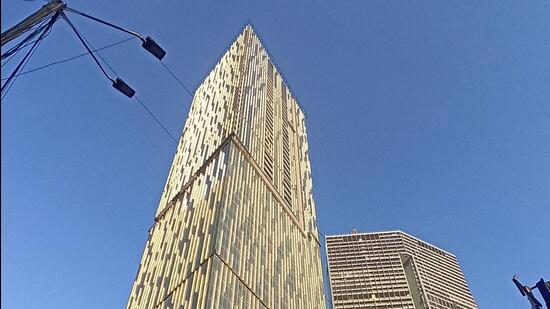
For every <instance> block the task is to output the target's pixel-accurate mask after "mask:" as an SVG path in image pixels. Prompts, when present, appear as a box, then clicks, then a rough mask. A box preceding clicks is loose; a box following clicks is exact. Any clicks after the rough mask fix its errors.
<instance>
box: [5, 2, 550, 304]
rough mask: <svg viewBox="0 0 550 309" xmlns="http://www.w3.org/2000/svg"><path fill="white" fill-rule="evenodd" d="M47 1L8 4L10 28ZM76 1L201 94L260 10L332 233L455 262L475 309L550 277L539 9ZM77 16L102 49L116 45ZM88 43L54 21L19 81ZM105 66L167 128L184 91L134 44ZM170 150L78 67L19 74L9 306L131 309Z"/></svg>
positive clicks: (10, 107)
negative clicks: (303, 121) (148, 39)
mask: <svg viewBox="0 0 550 309" xmlns="http://www.w3.org/2000/svg"><path fill="white" fill-rule="evenodd" d="M43 3H44V2H40V1H34V2H26V1H7V0H6V1H2V15H1V17H2V29H3V30H5V29H7V27H9V26H11V25H13V24H15V23H16V22H17V21H19V20H20V19H21V18H23V17H24V16H26V15H27V14H29V13H31V12H33V11H34V10H36V9H37V8H38V7H39V6H41V5H42V4H43ZM69 4H70V5H71V6H73V7H74V8H77V9H81V10H83V11H85V12H88V13H91V14H94V15H97V16H100V17H103V18H105V19H107V20H112V21H115V22H117V23H118V24H120V25H125V26H127V27H129V28H133V29H136V30H138V31H140V32H142V33H145V34H150V35H152V36H153V37H154V38H155V39H156V40H157V41H158V42H160V43H161V45H162V46H164V47H165V48H166V50H167V51H168V55H167V56H166V58H165V62H166V63H167V64H168V65H169V66H170V67H171V68H172V69H173V70H174V71H175V72H176V74H177V75H178V76H179V77H180V79H181V80H182V81H183V82H184V83H185V84H186V85H188V86H189V87H191V88H193V89H194V87H196V86H197V84H198V83H199V82H200V81H201V78H202V76H203V75H204V74H205V73H207V72H208V71H209V69H210V67H211V65H212V64H214V63H215V61H216V60H217V58H218V57H219V56H220V55H221V53H222V52H223V51H224V49H225V48H226V47H227V45H228V43H229V41H230V40H231V38H232V37H233V36H234V35H235V33H236V32H237V31H238V29H239V28H240V27H241V25H242V24H243V23H244V22H245V21H246V19H247V18H249V17H250V18H252V21H253V23H254V24H255V26H256V29H257V31H258V32H259V33H260V35H261V36H262V38H263V40H264V42H265V43H266V45H267V46H268V47H269V49H270V51H271V53H272V56H273V57H274V58H275V60H276V61H277V62H278V65H279V69H280V70H282V71H283V73H284V74H285V75H286V77H287V79H288V81H289V83H290V85H291V87H292V88H293V89H294V92H295V93H296V95H297V97H298V98H299V100H300V102H301V104H302V106H303V107H304V109H305V111H306V113H307V116H308V118H307V124H308V129H309V139H310V146H311V154H310V156H311V161H312V165H313V177H314V185H315V198H316V202H317V208H318V209H317V212H318V216H319V225H320V227H321V229H322V231H323V232H324V233H325V234H332V233H343V232H349V231H351V229H353V228H357V229H358V230H360V231H379V230H393V229H401V230H403V231H406V232H408V233H410V234H412V235H415V236H417V237H419V238H422V239H424V240H426V241H428V242H431V243H433V244H435V245H437V246H439V247H441V248H443V249H446V250H448V251H451V252H454V253H455V254H456V255H457V256H458V259H459V261H460V263H461V266H462V268H463V270H464V273H465V275H466V278H467V280H468V282H469V284H470V287H471V289H472V292H473V294H474V297H475V298H476V300H477V302H478V304H479V306H480V308H482V309H485V308H504V309H506V308H508V309H517V308H528V304H527V303H526V302H525V300H524V299H522V297H521V296H520V295H519V294H518V292H517V291H516V290H515V287H514V286H513V285H512V283H511V277H512V275H513V274H514V273H519V274H520V276H521V278H522V279H523V280H524V281H526V282H535V281H536V280H538V278H539V277H540V276H544V277H546V278H549V279H550V269H549V267H548V261H549V260H550V241H549V239H548V235H549V234H550V229H549V222H550V2H549V1H545V0H533V1H341V2H332V1H331V2H313V1H288V2H280V1H277V4H276V5H267V4H266V3H263V4H260V3H257V1H249V2H241V3H229V1H227V2H223V3H206V2H202V1H201V2H196V3H188V2H182V1H103V0H102V1H71V2H69ZM72 19H73V22H74V23H75V24H76V25H77V26H78V27H79V28H80V29H81V31H82V32H83V33H84V34H85V35H86V36H87V38H88V39H89V40H90V41H91V42H92V43H93V45H94V46H95V47H99V46H102V45H106V44H109V43H112V42H116V41H118V40H121V39H123V38H125V37H126V36H125V35H123V34H119V33H117V32H115V31H113V30H111V29H109V28H105V27H102V26H100V25H97V24H92V23H91V22H88V21H87V20H85V19H83V18H81V17H78V16H73V18H72ZM82 51H83V47H82V46H81V45H80V44H79V42H78V41H77V39H76V37H75V36H74V35H73V34H72V33H71V32H69V28H68V27H67V25H66V24H64V23H62V22H59V23H57V24H56V25H55V28H54V30H53V32H52V33H51V34H50V36H49V37H48V38H47V40H46V41H45V42H44V43H43V44H42V45H41V46H40V48H39V50H38V51H37V53H36V54H35V55H34V57H33V58H32V60H31V61H30V63H29V64H28V65H27V69H30V68H33V67H36V66H39V65H42V64H46V63H49V62H51V61H55V60H60V59H64V58H67V57H70V56H73V55H77V54H79V53H81V52H82ZM103 55H104V56H105V57H106V58H107V59H108V60H109V61H110V62H111V63H112V64H113V65H114V67H115V69H116V70H117V71H118V72H119V73H120V74H121V76H122V77H123V78H124V79H125V80H126V81H127V82H128V83H130V84H131V85H132V86H133V87H134V88H135V89H136V90H137V93H138V96H140V97H141V99H142V100H143V101H144V102H145V103H146V104H147V105H148V106H149V108H150V109H151V110H152V111H153V112H154V113H155V114H156V115H157V116H158V117H159V118H160V119H161V120H162V121H163V123H165V125H166V126H167V128H168V129H169V130H170V131H171V132H172V134H174V135H176V136H179V134H180V132H181V130H182V128H183V123H184V120H185V118H186V116H187V112H188V109H189V103H190V97H189V96H188V95H187V94H186V93H185V91H184V90H183V89H182V88H181V87H180V86H179V85H178V83H177V82H176V81H175V80H174V79H173V78H171V77H170V76H169V75H168V73H167V72H166V71H165V70H164V69H163V68H162V66H161V65H160V64H159V63H158V62H157V61H156V59H154V58H153V57H151V56H149V55H148V54H147V53H146V52H145V51H143V50H142V49H141V48H140V46H139V44H138V42H137V41H131V42H128V43H125V44H122V45H119V46H117V47H114V48H111V49H108V50H106V51H105V52H104V53H103ZM14 62H15V61H14ZM10 65H12V63H10V64H8V65H7V66H6V67H5V68H2V76H3V77H4V76H5V75H6V73H7V72H8V70H5V69H7V68H9V67H10ZM175 149H176V145H175V144H174V142H173V141H172V140H171V139H170V138H169V137H167V135H166V134H165V133H164V132H163V131H162V130H161V129H160V128H159V127H158V125H157V124H156V123H155V122H154V121H153V120H152V119H151V118H150V116H149V115H147V114H146V112H145V111H144V110H143V108H142V107H141V106H140V105H139V103H138V102H137V101H135V100H128V99H126V98H125V97H123V96H122V95H121V94H119V93H117V92H116V91H115V90H114V89H112V88H111V85H110V83H109V82H108V81H107V80H105V78H104V77H103V76H102V75H101V73H100V71H99V70H98V69H97V67H96V66H95V64H94V63H93V62H92V60H91V58H89V57H83V58H79V59H77V60H74V61H72V62H68V63H64V64H60V65H57V66H54V67H51V68H48V69H45V70H42V71H38V72H35V73H33V74H29V75H26V76H22V77H20V78H19V79H18V80H17V82H16V83H15V85H14V86H13V88H12V89H11V91H10V93H9V94H8V95H7V97H6V99H5V101H3V102H2V153H1V154H2V207H1V212H2V256H1V257H2V275H1V277H2V307H5V308H121V307H124V306H125V304H126V301H127V297H128V293H129V291H130V288H131V284H132V281H133V280H134V276H135V273H136V270H137V267H138V264H139V259H140V257H141V253H142V249H143V246H144V243H145V240H146V236H147V229H148V228H149V226H150V225H151V223H152V222H153V216H154V213H155V209H156V206H157V203H158V200H159V196H160V194H161V191H162V187H163V185H164V181H165V179H166V176H167V173H168V170H169V167H170V164H171V161H172V157H173V154H174V151H175Z"/></svg>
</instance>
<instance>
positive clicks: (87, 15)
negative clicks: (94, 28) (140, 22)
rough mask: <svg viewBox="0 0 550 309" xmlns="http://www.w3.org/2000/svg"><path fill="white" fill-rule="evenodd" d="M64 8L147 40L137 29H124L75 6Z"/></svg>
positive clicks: (143, 40)
mask: <svg viewBox="0 0 550 309" xmlns="http://www.w3.org/2000/svg"><path fill="white" fill-rule="evenodd" d="M64 10H65V11H69V12H71V13H75V14H78V15H80V16H84V17H86V18H89V19H91V20H94V21H97V22H99V23H102V24H104V25H107V26H109V27H111V28H115V29H117V30H120V31H122V32H126V33H128V34H131V35H133V36H135V37H137V38H139V39H140V40H141V41H142V42H145V38H144V37H143V36H141V35H140V34H139V33H137V32H135V31H131V30H128V29H124V28H122V27H120V26H117V25H115V24H112V23H110V22H108V21H104V20H101V19H99V18H97V17H93V16H91V15H89V14H86V13H84V12H80V11H77V10H75V9H73V8H70V7H67V6H66V7H65V8H64Z"/></svg>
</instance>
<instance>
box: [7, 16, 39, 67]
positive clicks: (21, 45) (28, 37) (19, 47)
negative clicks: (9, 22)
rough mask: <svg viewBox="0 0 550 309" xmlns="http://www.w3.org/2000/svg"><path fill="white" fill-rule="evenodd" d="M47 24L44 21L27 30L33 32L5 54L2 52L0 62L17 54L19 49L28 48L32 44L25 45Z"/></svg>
mask: <svg viewBox="0 0 550 309" xmlns="http://www.w3.org/2000/svg"><path fill="white" fill-rule="evenodd" d="M48 22H49V19H46V20H44V21H43V22H42V23H40V24H39V25H36V26H35V27H33V28H31V29H28V30H27V31H29V30H34V31H33V32H32V33H31V34H30V35H28V36H27V37H25V38H24V39H23V40H21V42H19V43H18V44H16V45H15V46H12V47H11V48H10V49H8V50H7V51H6V52H4V53H3V54H2V60H3V59H4V58H6V57H8V56H10V55H12V54H13V53H18V52H19V51H20V50H21V49H23V48H24V47H26V46H28V45H29V44H32V42H31V43H27V42H28V41H30V40H32V38H34V37H35V36H36V35H37V34H38V33H40V31H42V30H44V28H45V27H46V26H47V24H48ZM27 31H25V32H27ZM25 32H23V33H25ZM33 42H35V41H33Z"/></svg>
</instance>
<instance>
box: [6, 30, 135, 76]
mask: <svg viewBox="0 0 550 309" xmlns="http://www.w3.org/2000/svg"><path fill="white" fill-rule="evenodd" d="M133 39H135V37H129V38H126V39H124V40H120V41H117V42H114V43H111V44H108V45H105V46H103V47H100V48H98V49H93V50H92V51H93V52H97V51H100V50H104V49H107V48H111V47H114V46H117V45H120V44H122V43H126V42H128V41H131V40H133ZM86 55H88V52H86V53H82V54H79V55H76V56H73V57H70V58H66V59H62V60H58V61H54V62H51V63H48V64H45V65H42V66H39V67H36V68H32V69H29V70H27V71H23V72H21V73H19V74H17V76H21V75H26V74H29V73H32V72H36V71H40V70H42V69H46V68H48V67H51V66H53V65H57V64H62V63H65V62H69V61H72V60H75V59H78V58H81V57H84V56H86ZM5 79H7V77H6V78H2V80H5Z"/></svg>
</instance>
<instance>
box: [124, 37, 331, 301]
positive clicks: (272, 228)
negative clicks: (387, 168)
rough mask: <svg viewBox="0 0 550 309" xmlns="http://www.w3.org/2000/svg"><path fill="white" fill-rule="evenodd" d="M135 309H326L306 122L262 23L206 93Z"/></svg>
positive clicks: (146, 260) (187, 136) (164, 202)
mask: <svg viewBox="0 0 550 309" xmlns="http://www.w3.org/2000/svg"><path fill="white" fill-rule="evenodd" d="M127 308H178V309H179V308H297V309H298V308H325V298H324V292H323V276H322V268H321V257H320V242H319V236H318V231H317V224H316V218H315V204H314V201H313V196H312V180H311V172H310V163H309V159H308V144H307V135H306V128H305V116H304V113H303V111H302V110H301V108H300V106H299V105H298V103H297V101H296V99H295V97H294V96H293V94H292V93H291V91H290V90H289V88H288V87H287V86H286V85H285V82H284V80H283V78H282V76H281V75H280V73H279V72H278V71H277V69H276V68H275V67H274V65H273V62H272V61H271V60H270V57H269V55H268V54H267V52H266V50H265V48H264V47H263V46H262V43H261V42H260V39H259V38H258V36H257V35H256V34H255V33H254V30H253V29H252V27H251V26H246V27H245V28H244V30H243V32H242V33H241V34H240V35H238V37H237V38H236V40H235V41H234V42H233V44H232V45H231V46H230V48H229V50H227V52H226V53H225V54H224V55H223V56H222V57H221V59H220V60H219V62H218V63H217V64H216V66H215V67H214V68H213V70H212V71H211V72H210V74H209V75H208V76H207V77H206V79H205V80H204V81H203V83H202V84H201V85H200V86H199V87H198V88H197V90H196V91H195V95H194V98H193V102H192V105H191V109H190V111H189V116H188V118H187V121H186V123H185V127H184V130H183V133H182V137H181V139H180V141H179V145H178V147H177V151H176V154H175V156H174V160H173V163H172V166H171V169H170V173H169V176H168V179H167V181H166V185H165V188H164V192H163V193H162V196H161V199H160V203H159V206H158V210H157V213H156V216H155V220H154V223H153V225H152V226H151V228H150V230H149V233H148V240H147V242H146V245H145V248H144V251H143V256H142V258H141V263H140V265H139V268H138V271H137V274H136V278H135V282H134V284H133V287H132V290H131V293H130V297H129V300H128V304H127Z"/></svg>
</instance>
